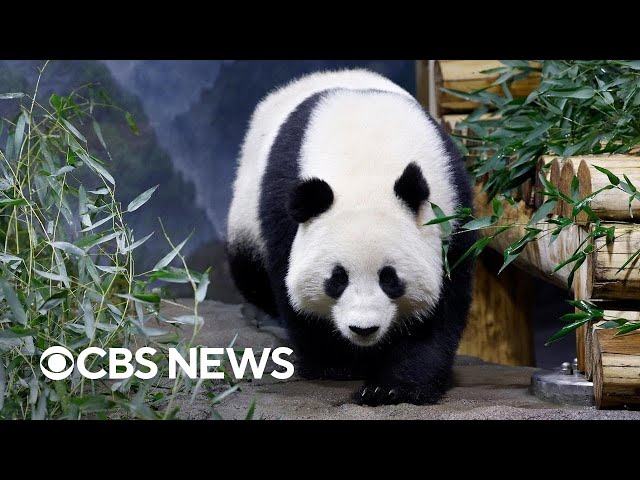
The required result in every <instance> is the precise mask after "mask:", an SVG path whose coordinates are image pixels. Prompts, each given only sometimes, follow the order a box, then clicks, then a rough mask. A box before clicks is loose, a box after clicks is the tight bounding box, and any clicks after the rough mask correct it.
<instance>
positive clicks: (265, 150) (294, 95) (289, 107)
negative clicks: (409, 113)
mask: <svg viewBox="0 0 640 480" xmlns="http://www.w3.org/2000/svg"><path fill="white" fill-rule="evenodd" d="M332 88H344V89H358V90H359V89H376V90H385V91H388V92H395V93H398V94H401V95H405V96H408V97H411V95H410V94H409V93H408V92H406V91H405V90H403V89H402V88H400V87H399V86H398V85H396V84H394V83H393V82H391V81H390V80H388V79H386V78H384V77H383V76H381V75H378V74H376V73H373V72H369V71H367V70H343V71H337V72H319V73H314V74H311V75H307V76H304V77H301V78H300V79H297V80H294V81H292V82H291V83H289V84H287V85H285V86H284V87H281V88H279V89H277V90H275V91H273V92H272V93H270V94H269V95H267V96H266V97H265V99H264V100H262V102H260V104H259V105H258V106H257V107H256V110H255V111H254V113H253V116H252V118H251V122H250V125H249V130H248V131H247V134H246V136H245V140H244V143H243V145H242V150H241V153H240V157H239V161H238V170H237V173H236V180H235V182H234V185H233V199H232V201H231V207H230V210H229V219H228V229H227V233H228V239H229V243H230V245H233V243H234V242H235V241H237V240H239V236H240V235H242V240H243V241H250V242H251V243H252V246H254V248H257V249H258V251H259V252H260V254H262V255H264V240H263V236H262V233H261V227H260V219H259V215H258V214H259V202H260V183H261V180H262V176H263V174H264V171H265V169H266V166H267V160H268V157H269V152H270V150H271V146H272V144H273V142H274V141H275V138H276V136H277V134H278V130H279V128H280V126H281V125H282V124H283V123H284V121H285V120H286V118H287V116H288V115H289V114H290V113H291V112H292V111H293V110H295V108H296V107H297V106H298V105H299V104H300V103H302V102H303V101H304V100H305V99H306V98H308V97H309V96H311V95H313V94H314V93H317V92H320V91H322V90H327V89H332ZM355 113H356V112H354V114H355ZM345 121H347V120H345ZM320 130H322V128H320ZM354 161H355V159H354ZM316 167H317V168H320V166H319V165H310V166H308V168H309V171H313V170H315V168H316ZM329 169H331V167H329ZM347 169H348V170H349V168H348V167H347ZM359 169H362V164H360V165H359V166H358V165H356V164H353V165H352V167H351V169H350V171H358V170H359ZM395 170H397V169H396V168H394V169H393V172H389V173H395ZM343 171H344V170H343ZM333 172H334V173H335V174H339V169H334V170H333ZM304 173H305V174H307V166H305V169H304ZM400 173H402V170H400ZM398 175H399V174H398ZM425 175H426V172H425ZM318 176H320V175H318ZM320 178H322V176H320ZM427 178H429V177H427ZM342 180H345V179H342ZM330 184H331V182H330ZM429 185H430V186H431V184H429ZM332 186H333V185H332Z"/></svg>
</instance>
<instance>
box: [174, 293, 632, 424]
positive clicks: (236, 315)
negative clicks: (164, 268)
mask: <svg viewBox="0 0 640 480" xmlns="http://www.w3.org/2000/svg"><path fill="white" fill-rule="evenodd" d="M182 302H183V303H185V304H186V303H188V302H189V301H188V300H184V301H182ZM199 309H200V310H199V315H201V316H202V317H203V318H204V325H203V326H202V327H201V329H200V331H199V333H198V336H197V340H196V344H199V345H204V346H207V347H226V346H227V345H228V344H229V342H230V341H231V340H232V339H233V338H234V336H235V335H236V334H237V335H238V338H237V340H236V346H238V347H253V348H254V349H256V348H264V347H272V348H274V347H277V346H281V345H287V336H286V331H285V330H284V329H283V328H282V327H281V326H279V325H278V324H277V322H275V321H273V320H269V319H266V321H265V319H262V322H261V324H260V325H258V322H257V321H256V319H255V315H254V311H253V310H252V309H251V307H247V306H242V305H229V304H224V303H220V302H216V301H212V300H207V301H205V302H204V303H203V304H201V305H200V307H199ZM163 311H164V313H165V314H167V315H184V314H185V313H186V312H185V310H183V309H181V308H179V307H175V306H168V307H163ZM183 334H184V335H188V336H191V334H192V331H191V330H190V329H185V330H183ZM269 371H271V368H268V369H267V372H269ZM534 371H535V369H534V368H529V367H507V366H501V365H494V364H487V363H483V362H482V361H480V360H478V359H475V358H472V357H459V358H458V360H457V362H456V366H455V367H454V373H455V386H454V387H453V388H452V389H451V390H450V391H449V393H448V394H447V395H446V397H445V398H444V399H443V400H442V401H441V402H440V403H439V404H438V405H428V406H416V405H409V404H401V405H393V406H380V407H363V406H359V405H357V404H355V403H353V400H352V395H353V394H354V392H356V391H357V390H358V388H359V387H360V385H361V384H362V382H361V381H310V380H305V379H303V378H301V377H299V376H297V375H294V376H293V377H291V378H290V379H288V380H284V381H279V380H276V379H273V378H272V377H271V376H270V375H268V376H265V377H263V378H262V379H261V380H255V379H254V380H252V381H251V382H242V383H241V387H240V389H239V390H238V391H236V392H234V393H232V394H231V395H229V396H228V397H226V398H225V399H224V400H223V401H222V402H221V403H220V404H219V405H217V407H216V411H217V412H218V413H219V414H220V415H221V416H222V417H223V418H225V419H241V418H244V417H245V416H246V414H247V410H248V408H249V406H250V404H251V402H252V401H253V400H254V399H255V401H256V408H255V414H254V418H265V419H326V420H329V419H336V420H340V419H363V420H364V419H425V420H427V419H496V420H497V419H509V420H512V419H530V420H539V419H640V411H636V412H630V411H611V410H609V411H604V410H603V411H598V410H596V409H595V408H594V407H575V406H559V405H556V404H552V403H547V402H544V401H542V400H539V399H538V398H536V397H534V396H532V395H530V394H529V393H528V386H529V382H530V379H531V374H532V373H533V372H534ZM178 416H179V417H180V418H185V419H208V418H211V417H212V407H211V405H210V403H209V401H208V400H207V398H206V397H205V396H204V395H199V396H197V397H196V398H195V399H194V401H193V402H191V401H190V398H186V397H185V398H184V399H183V400H182V402H181V410H180V413H179V415H178Z"/></svg>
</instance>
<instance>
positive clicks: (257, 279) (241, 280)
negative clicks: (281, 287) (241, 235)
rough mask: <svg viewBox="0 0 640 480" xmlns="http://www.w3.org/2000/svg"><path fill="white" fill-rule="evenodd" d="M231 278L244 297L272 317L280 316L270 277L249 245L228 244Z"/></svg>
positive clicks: (260, 259)
mask: <svg viewBox="0 0 640 480" xmlns="http://www.w3.org/2000/svg"><path fill="white" fill-rule="evenodd" d="M227 257H228V259H229V267H230V270H231V276H232V277H233V281H234V282H235V284H236V287H237V288H238V290H240V293H241V294H242V296H243V297H244V298H245V299H246V300H247V301H248V302H249V303H252V304H253V305H255V306H256V307H258V308H260V309H261V310H263V311H264V312H265V313H267V314H269V315H271V316H272V317H276V316H278V309H277V307H276V301H275V298H274V295H273V291H272V289H271V283H270V281H269V275H268V274H267V270H266V269H265V267H264V262H263V260H262V258H261V257H260V255H259V254H258V253H257V251H256V249H255V248H253V247H252V246H251V245H249V244H248V243H238V242H236V243H229V244H227Z"/></svg>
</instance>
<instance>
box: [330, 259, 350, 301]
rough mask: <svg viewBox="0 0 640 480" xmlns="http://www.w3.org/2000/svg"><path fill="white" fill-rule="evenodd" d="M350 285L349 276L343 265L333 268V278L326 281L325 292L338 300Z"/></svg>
mask: <svg viewBox="0 0 640 480" xmlns="http://www.w3.org/2000/svg"><path fill="white" fill-rule="evenodd" d="M348 285H349V275H348V274H347V271H346V270H345V269H344V267H343V266H342V265H336V266H335V267H333V271H332V272H331V277H330V278H327V279H326V280H325V281H324V292H325V293H326V294H327V295H329V296H330V297H331V298H335V299H338V298H340V295H342V292H344V291H345V289H346V288H347V286H348Z"/></svg>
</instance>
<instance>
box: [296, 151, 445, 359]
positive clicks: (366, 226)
mask: <svg viewBox="0 0 640 480" xmlns="http://www.w3.org/2000/svg"><path fill="white" fill-rule="evenodd" d="M394 180H395V181H394ZM389 189H390V190H391V191H390V192H386V194H385V192H378V194H376V197H377V198H378V199H380V198H384V201H382V202H381V201H376V202H367V201H364V202H360V203H357V202H356V204H355V205H354V202H348V201H345V200H344V198H342V199H341V198H340V194H339V192H338V193H336V192H334V190H333V189H332V187H331V186H330V185H329V184H328V183H327V182H325V181H324V180H321V179H318V178H311V179H306V180H303V181H300V183H299V184H298V185H297V186H296V187H295V188H294V189H293V190H292V192H291V194H290V197H289V202H288V205H287V209H288V212H289V215H290V216H291V217H292V218H293V219H294V220H295V221H296V222H298V224H299V227H298V231H297V234H296V237H295V240H294V242H293V245H292V249H291V254H290V257H289V269H288V272H287V277H286V286H287V291H288V295H289V299H290V301H291V304H292V306H293V308H294V309H295V310H297V311H299V312H304V313H307V314H310V315H313V316H317V317H321V318H324V319H329V320H330V321H331V322H333V325H334V327H335V328H336V330H337V331H339V332H340V334H341V335H342V336H344V337H345V338H347V339H348V340H349V341H351V342H352V343H353V344H355V345H358V346H362V347H368V346H373V345H376V344H378V343H379V342H381V341H384V338H385V336H386V335H387V334H388V333H389V332H390V331H391V330H392V329H393V328H403V325H406V322H411V321H418V319H419V318H420V317H421V315H423V314H426V313H428V312H429V311H430V310H432V309H433V307H434V306H435V305H436V303H437V301H438V298H439V296H440V289H441V287H442V277H443V268H442V260H441V239H440V236H439V229H438V228H437V226H435V228H433V227H424V226H423V224H424V218H425V217H424V213H425V211H426V209H427V207H428V202H427V200H428V199H429V186H428V184H427V182H426V180H425V178H424V176H423V174H422V171H421V169H420V167H419V166H418V165H417V164H416V163H409V164H408V165H407V166H406V168H405V169H404V171H403V172H402V173H401V175H399V176H398V177H397V178H395V179H391V182H390V183H389ZM341 201H342V202H343V203H341ZM385 202H386V203H385ZM427 228H428V229H429V230H428V231H426V230H425V229H427Z"/></svg>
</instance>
